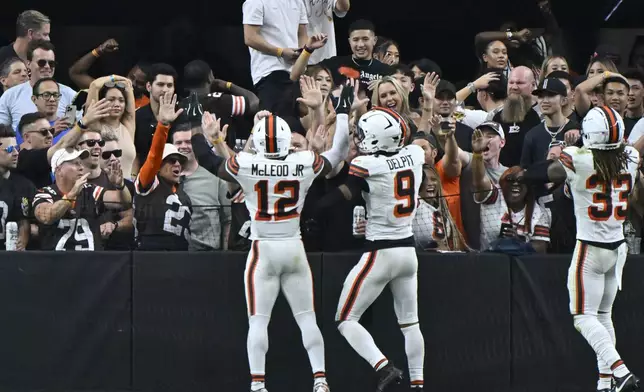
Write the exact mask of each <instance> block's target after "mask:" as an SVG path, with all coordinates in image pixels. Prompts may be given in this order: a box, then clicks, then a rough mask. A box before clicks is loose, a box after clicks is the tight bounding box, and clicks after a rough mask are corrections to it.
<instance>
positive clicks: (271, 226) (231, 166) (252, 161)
mask: <svg viewBox="0 0 644 392" xmlns="http://www.w3.org/2000/svg"><path fill="white" fill-rule="evenodd" d="M323 167H324V160H323V159H322V157H321V156H319V155H318V154H317V153H314V152H312V151H300V152H296V153H291V154H289V155H287V156H286V158H284V159H268V158H264V157H263V156H261V155H255V154H250V153H246V152H240V153H239V154H237V155H236V156H233V157H232V158H230V159H228V160H227V161H226V170H227V171H228V173H230V174H231V175H232V176H233V177H234V178H235V179H236V180H237V182H238V183H239V185H240V186H241V187H242V189H243V191H244V195H245V199H246V208H248V212H249V213H250V219H251V225H250V239H251V240H266V239H271V240H288V239H297V238H301V235H300V212H301V211H302V207H303V206H304V199H305V198H306V193H307V192H308V191H309V188H310V187H311V184H312V183H313V180H315V177H317V175H318V174H320V172H321V171H322V168H323Z"/></svg>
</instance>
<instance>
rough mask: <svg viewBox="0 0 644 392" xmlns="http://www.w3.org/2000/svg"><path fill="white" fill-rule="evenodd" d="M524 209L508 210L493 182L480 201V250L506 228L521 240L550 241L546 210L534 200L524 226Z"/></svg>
mask: <svg viewBox="0 0 644 392" xmlns="http://www.w3.org/2000/svg"><path fill="white" fill-rule="evenodd" d="M525 211H526V208H525V207H524V208H523V209H522V210H521V211H518V212H514V211H511V210H509V208H508V205H507V204H506V202H505V199H504V198H503V192H502V191H501V187H500V186H499V185H497V184H494V185H493V188H492V191H490V192H489V193H488V194H487V196H486V197H485V199H484V200H483V201H482V202H481V250H485V249H487V248H489V246H490V244H491V243H492V242H494V241H495V240H497V239H498V238H500V237H501V236H502V235H503V233H505V232H506V230H507V229H513V231H514V232H515V233H516V235H517V237H519V238H521V239H522V240H526V241H532V240H534V241H545V242H550V215H549V214H548V210H547V209H546V208H544V207H543V206H541V204H539V203H537V202H535V203H534V208H533V210H532V219H531V220H530V226H531V227H530V228H527V227H526V225H527V222H526V219H525Z"/></svg>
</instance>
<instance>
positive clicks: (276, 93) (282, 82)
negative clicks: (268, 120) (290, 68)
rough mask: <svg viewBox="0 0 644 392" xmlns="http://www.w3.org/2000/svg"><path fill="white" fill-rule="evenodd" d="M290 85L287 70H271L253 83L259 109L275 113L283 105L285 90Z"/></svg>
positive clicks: (291, 83)
mask: <svg viewBox="0 0 644 392" xmlns="http://www.w3.org/2000/svg"><path fill="white" fill-rule="evenodd" d="M292 85H293V82H292V81H291V76H290V74H289V73H288V72H287V71H273V72H271V73H270V74H269V75H268V76H265V77H263V78H262V79H261V80H260V81H259V82H258V83H257V84H256V85H255V90H256V91H257V97H259V109H260V110H268V111H269V112H272V113H275V114H277V112H278V111H280V109H281V108H283V107H284V104H285V103H284V102H283V100H284V99H285V96H284V93H285V91H287V90H289V89H290V87H291V86H292Z"/></svg>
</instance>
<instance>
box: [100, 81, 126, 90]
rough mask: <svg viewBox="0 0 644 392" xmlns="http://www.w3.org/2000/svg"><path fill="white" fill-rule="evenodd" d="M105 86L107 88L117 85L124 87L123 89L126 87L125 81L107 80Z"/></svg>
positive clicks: (117, 86)
mask: <svg viewBox="0 0 644 392" xmlns="http://www.w3.org/2000/svg"><path fill="white" fill-rule="evenodd" d="M104 86H105V87H107V88H114V87H116V88H123V89H124V88H125V87H126V86H125V83H123V82H105V84H104Z"/></svg>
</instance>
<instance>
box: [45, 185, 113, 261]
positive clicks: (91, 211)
mask: <svg viewBox="0 0 644 392" xmlns="http://www.w3.org/2000/svg"><path fill="white" fill-rule="evenodd" d="M105 191H106V190H105V188H103V187H100V186H96V185H92V184H85V185H84V186H83V189H82V190H81V192H80V193H79V195H78V197H77V198H76V202H75V203H74V206H73V207H71V208H69V209H68V210H67V212H65V215H63V217H62V218H61V219H59V220H58V221H56V222H54V223H52V224H50V225H45V224H43V223H42V222H38V230H39V234H40V239H41V248H42V250H61V251H65V250H85V251H92V250H102V249H103V241H102V240H101V231H100V223H99V217H100V215H101V214H102V212H103V210H104V208H105V207H104V205H103V196H104V194H105ZM62 198H63V193H62V192H61V191H60V189H58V186H57V185H56V184H53V185H51V186H47V187H44V188H42V189H40V190H38V192H37V193H36V196H34V201H33V211H34V213H35V211H36V208H37V207H38V206H39V205H40V204H43V203H49V204H54V203H56V202H57V201H59V200H61V199H62Z"/></svg>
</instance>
